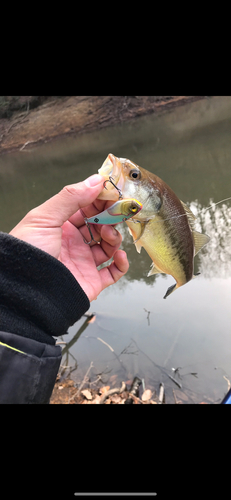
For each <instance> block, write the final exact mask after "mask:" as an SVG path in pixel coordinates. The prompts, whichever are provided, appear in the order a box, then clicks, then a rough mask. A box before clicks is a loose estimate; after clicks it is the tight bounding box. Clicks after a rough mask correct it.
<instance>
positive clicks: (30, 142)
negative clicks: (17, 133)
mask: <svg viewBox="0 0 231 500" xmlns="http://www.w3.org/2000/svg"><path fill="white" fill-rule="evenodd" d="M41 139H42V137H41V136H40V137H39V138H38V139H36V140H35V141H26V142H25V144H23V146H22V147H21V148H20V149H19V151H23V150H24V148H25V147H26V146H27V145H28V144H33V143H34V142H38V141H40V140H41Z"/></svg>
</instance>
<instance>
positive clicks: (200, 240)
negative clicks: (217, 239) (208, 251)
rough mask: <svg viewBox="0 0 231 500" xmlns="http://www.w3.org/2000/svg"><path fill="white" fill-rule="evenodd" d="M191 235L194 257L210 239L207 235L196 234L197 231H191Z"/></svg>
mask: <svg viewBox="0 0 231 500" xmlns="http://www.w3.org/2000/svg"><path fill="white" fill-rule="evenodd" d="M192 235H193V239H194V255H196V254H197V253H198V252H199V251H200V250H201V248H203V246H204V245H206V243H208V241H209V240H210V237H209V236H208V235H207V234H202V233H198V232H197V231H193V232H192Z"/></svg>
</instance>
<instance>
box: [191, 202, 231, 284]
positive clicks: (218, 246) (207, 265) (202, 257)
mask: <svg viewBox="0 0 231 500" xmlns="http://www.w3.org/2000/svg"><path fill="white" fill-rule="evenodd" d="M209 206H211V209H210V210H207V208H206V207H202V206H201V204H200V203H199V202H198V201H197V200H196V201H194V202H191V203H190V209H191V210H192V212H193V213H194V214H195V215H196V217H197V222H196V228H198V231H200V232H203V233H206V234H208V235H209V236H210V241H209V243H208V244H207V245H206V246H205V247H204V248H203V249H202V250H201V252H199V254H198V259H199V269H200V272H201V273H203V277H204V278H228V277H230V276H231V207H230V206H229V205H228V204H226V203H222V204H221V205H215V203H214V202H213V200H210V202H209Z"/></svg>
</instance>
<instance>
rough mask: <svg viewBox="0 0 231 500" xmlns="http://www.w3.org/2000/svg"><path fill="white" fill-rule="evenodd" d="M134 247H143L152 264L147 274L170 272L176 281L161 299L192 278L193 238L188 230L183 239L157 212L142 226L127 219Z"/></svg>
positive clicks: (138, 248) (138, 249)
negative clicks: (153, 217)
mask: <svg viewBox="0 0 231 500" xmlns="http://www.w3.org/2000/svg"><path fill="white" fill-rule="evenodd" d="M127 225H128V227H129V229H130V232H131V234H132V236H133V239H134V241H135V240H136V239H137V240H138V241H137V243H136V248H137V251H138V252H140V250H141V247H144V249H145V250H146V252H147V253H148V255H149V256H150V257H151V259H152V261H153V264H152V268H151V270H150V272H149V273H148V276H151V275H152V274H157V273H165V274H170V275H171V276H173V278H175V280H176V284H174V285H173V286H172V287H170V288H169V289H168V290H167V293H166V295H165V297H164V298H166V297H167V296H168V295H169V294H170V293H172V292H173V291H174V290H176V289H177V288H179V287H180V286H182V285H184V284H185V283H187V282H188V281H189V280H191V279H192V278H193V249H194V245H193V238H192V234H191V231H190V229H189V230H188V234H187V239H186V241H183V240H182V238H180V235H179V234H177V232H176V230H175V228H174V227H173V225H172V224H171V223H169V221H165V222H163V220H162V219H161V217H159V216H158V215H157V216H156V217H155V219H153V220H151V221H149V222H147V223H146V224H145V225H144V226H143V228H142V229H141V227H138V226H139V224H138V223H134V222H131V221H127Z"/></svg>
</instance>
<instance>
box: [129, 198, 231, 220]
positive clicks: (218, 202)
mask: <svg viewBox="0 0 231 500" xmlns="http://www.w3.org/2000/svg"><path fill="white" fill-rule="evenodd" d="M148 198H149V197H148ZM148 198H147V200H148ZM147 200H146V201H145V203H146V202H147ZM227 200H231V196H229V197H228V198H224V199H223V200H220V201H217V202H216V203H213V204H212V205H210V206H209V207H207V208H205V210H204V212H207V211H208V210H211V208H213V207H215V206H216V205H219V204H220V203H222V202H223V201H227ZM145 203H144V204H143V207H144V205H145ZM188 208H189V207H188ZM189 210H190V208H189ZM202 210H203V209H202ZM202 210H200V212H199V214H200V213H202ZM192 214H193V215H194V217H195V219H196V215H195V214H194V213H193V212H192ZM156 215H158V214H154V215H150V217H149V218H148V220H147V221H145V220H143V221H141V222H149V221H150V220H152V219H154V218H155V217H156ZM187 215H188V214H187V213H185V214H180V215H173V216H172V217H168V218H167V219H162V220H158V221H155V222H165V221H167V220H171V219H179V217H185V216H187ZM131 222H139V221H135V220H134V219H132V220H131Z"/></svg>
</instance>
